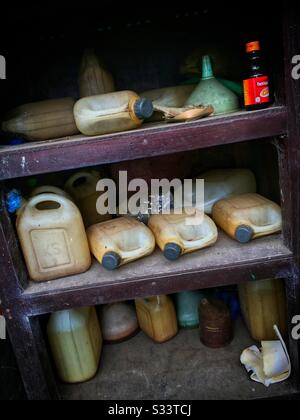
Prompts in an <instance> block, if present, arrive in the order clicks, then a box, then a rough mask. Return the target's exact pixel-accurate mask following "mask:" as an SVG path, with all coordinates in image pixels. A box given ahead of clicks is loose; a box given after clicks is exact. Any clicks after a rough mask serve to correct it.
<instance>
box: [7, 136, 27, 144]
mask: <svg viewBox="0 0 300 420" xmlns="http://www.w3.org/2000/svg"><path fill="white" fill-rule="evenodd" d="M24 143H26V142H25V140H24V139H21V138H14V139H11V140H9V142H8V144H9V145H10V146H18V145H20V144H24Z"/></svg>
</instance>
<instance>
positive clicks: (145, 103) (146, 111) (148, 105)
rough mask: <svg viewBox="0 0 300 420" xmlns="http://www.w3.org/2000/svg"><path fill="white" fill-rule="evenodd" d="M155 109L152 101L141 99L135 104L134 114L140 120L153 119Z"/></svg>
mask: <svg viewBox="0 0 300 420" xmlns="http://www.w3.org/2000/svg"><path fill="white" fill-rule="evenodd" d="M153 112H154V107H153V103H152V101H150V99H147V98H140V99H138V100H137V101H136V103H135V104H134V113H135V115H136V116H137V117H138V118H139V119H140V120H146V119H147V118H150V117H152V115H153Z"/></svg>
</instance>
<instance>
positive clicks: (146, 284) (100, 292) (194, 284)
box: [23, 232, 293, 315]
mask: <svg viewBox="0 0 300 420" xmlns="http://www.w3.org/2000/svg"><path fill="white" fill-rule="evenodd" d="M292 263H293V256H292V253H291V252H290V251H289V250H288V248H286V247H285V246H284V245H283V240H282V237H281V235H272V236H270V237H266V238H261V239H257V240H255V241H253V242H251V243H249V244H246V245H241V244H239V243H237V242H236V241H233V240H231V239H230V238H228V237H227V236H226V235H225V234H224V233H222V232H220V235H219V240H218V242H217V244H216V245H215V246H214V247H211V248H207V249H205V250H202V251H199V252H195V253H193V254H190V255H185V256H183V257H182V258H181V259H180V260H178V261H176V262H169V261H167V260H166V259H165V258H164V257H163V255H162V253H161V252H160V251H159V250H157V251H156V252H155V253H154V254H153V255H151V256H149V257H147V258H144V259H143V260H139V261H135V262H133V263H131V264H128V265H126V266H123V267H120V268H119V269H118V270H115V271H113V272H109V271H106V270H105V269H104V268H103V267H102V266H101V265H100V264H99V263H98V262H97V261H95V260H94V262H93V265H92V267H91V269H90V270H89V271H88V272H86V273H84V274H80V275H77V276H71V277H67V278H63V279H59V280H56V281H51V282H46V283H34V282H30V283H29V287H28V288H27V289H26V290H25V292H24V294H23V299H24V301H25V304H27V311H28V313H29V314H30V315H40V314H43V313H48V312H53V311H57V310H62V309H68V308H70V307H71V308H72V307H81V306H88V305H99V304H103V303H110V302H116V301H122V300H130V299H134V298H137V297H147V296H153V295H157V294H170V293H175V292H178V291H181V290H187V289H189V290H193V289H205V288H210V287H216V286H224V285H230V284H237V283H240V282H242V281H246V280H254V279H263V278H269V277H280V278H287V277H289V275H290V273H291V267H292Z"/></svg>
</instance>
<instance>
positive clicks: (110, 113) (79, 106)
mask: <svg viewBox="0 0 300 420" xmlns="http://www.w3.org/2000/svg"><path fill="white" fill-rule="evenodd" d="M152 114H153V105H152V102H151V101H150V100H149V99H146V98H140V97H139V96H138V95H137V94H136V93H135V92H131V91H123V92H115V93H108V94H105V95H97V96H90V97H88V98H83V99H80V100H79V101H78V102H77V103H76V104H75V107H74V116H75V121H76V124H77V127H78V129H79V130H80V131H81V133H83V134H85V135H87V136H100V135H103V134H110V133H116V132H120V131H127V130H132V129H134V128H138V127H140V126H141V125H142V124H143V121H144V120H145V119H147V118H150V117H151V116H152Z"/></svg>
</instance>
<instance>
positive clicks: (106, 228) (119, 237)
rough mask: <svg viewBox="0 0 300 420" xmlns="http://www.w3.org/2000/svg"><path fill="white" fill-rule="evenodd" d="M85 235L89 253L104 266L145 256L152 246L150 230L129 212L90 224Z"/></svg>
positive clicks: (107, 267) (109, 268)
mask: <svg viewBox="0 0 300 420" xmlns="http://www.w3.org/2000/svg"><path fill="white" fill-rule="evenodd" d="M87 236H88V239H89V243H90V249H91V251H92V253H93V254H94V256H95V257H96V259H97V260H98V261H99V262H100V263H101V264H102V265H103V267H104V268H106V269H107V270H114V269H116V268H118V267H120V266H121V265H124V264H128V263H129V262H132V261H134V260H138V259H140V258H142V257H146V256H147V255H150V254H152V252H153V251H154V249H155V238H154V236H153V234H152V232H151V231H150V230H149V229H148V228H147V226H145V225H144V224H143V223H141V222H138V221H137V220H136V219H134V218H133V217H130V216H125V217H120V218H118V219H113V220H110V221H108V222H103V223H98V224H97V225H94V226H91V227H89V228H88V230H87Z"/></svg>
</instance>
